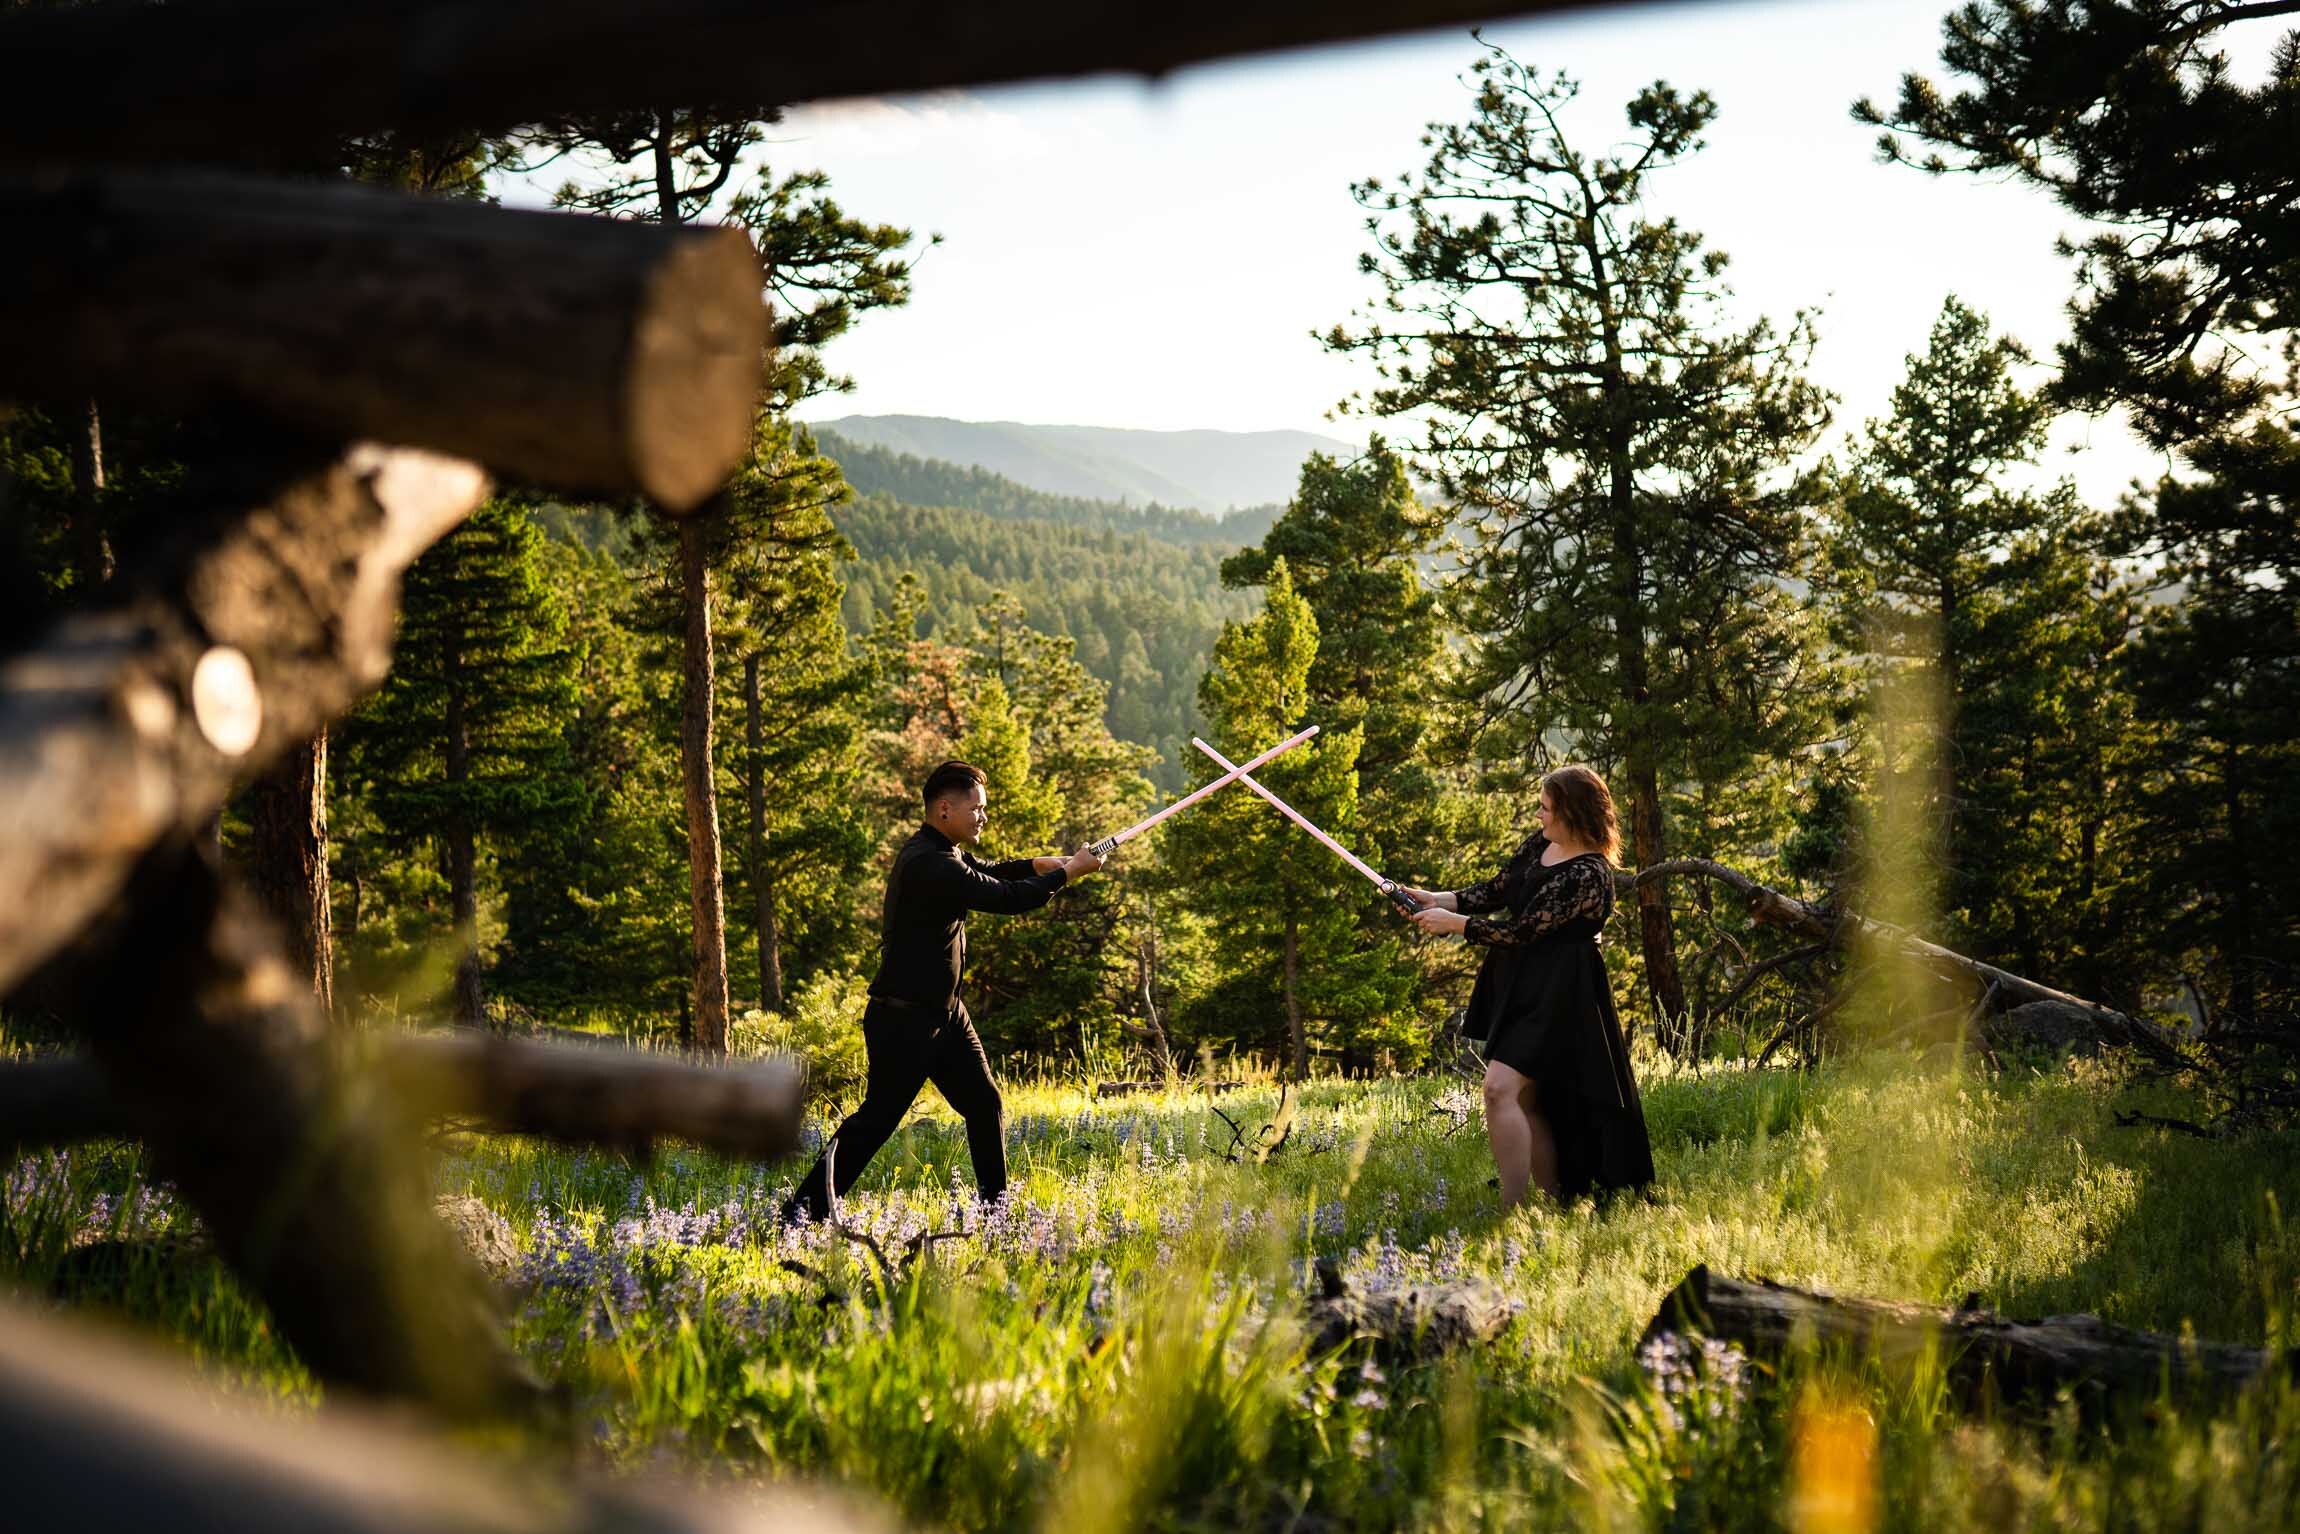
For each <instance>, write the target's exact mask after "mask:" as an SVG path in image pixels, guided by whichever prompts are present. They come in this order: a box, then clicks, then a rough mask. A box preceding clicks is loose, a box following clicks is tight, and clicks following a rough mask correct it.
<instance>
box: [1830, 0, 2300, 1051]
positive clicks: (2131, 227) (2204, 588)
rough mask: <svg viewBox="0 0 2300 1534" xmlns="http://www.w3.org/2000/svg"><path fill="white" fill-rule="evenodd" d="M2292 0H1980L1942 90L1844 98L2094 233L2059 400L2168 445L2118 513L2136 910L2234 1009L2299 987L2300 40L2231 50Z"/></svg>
mask: <svg viewBox="0 0 2300 1534" xmlns="http://www.w3.org/2000/svg"><path fill="white" fill-rule="evenodd" d="M2289 10H2290V7H2289V6H2288V5H2284V4H2242V3H2236V0H2204V3H2197V0H1976V3H1974V4H1971V5H1968V6H1965V7H1963V8H1961V9H1959V10H1957V11H1955V12H1952V13H1951V14H1950V16H1949V17H1948V18H1947V20H1946V21H1945V23H1944V25H1943V32H1944V41H1943V46H1942V51H1941V60H1942V63H1943V64H1944V65H1945V66H1946V67H1947V68H1948V69H1949V70H1950V71H1951V72H1953V73H1954V74H1955V75H1956V76H1958V77H1960V78H1959V81H1958V82H1957V84H1956V86H1955V88H1952V89H1944V88H1942V87H1941V86H1939V85H1937V84H1935V83H1934V82H1932V81H1930V80H1928V79H1926V78H1924V77H1923V76H1921V75H1916V74H1911V75H1909V76H1907V77H1906V78H1905V79H1904V81H1903V83H1902V87H1901V91H1900V95H1899V98H1898V100H1897V101H1896V102H1895V104H1894V106H1893V108H1892V110H1891V111H1890V112H1887V111H1885V110H1882V109H1880V108H1879V107H1878V106H1876V105H1875V104H1874V103H1873V102H1870V101H1866V100H1864V101H1861V102H1858V103H1856V104H1855V107H1854V115H1855V116H1856V117H1857V118H1858V119H1860V120H1862V121H1866V122H1870V123H1874V124H1877V125H1879V126H1881V127H1883V128H1885V129H1886V130H1887V131H1886V132H1885V133H1884V134H1883V135H1882V137H1881V140H1880V146H1879V147H1880V151H1881V153H1882V155H1883V156H1884V157H1885V158H1887V159H1889V160H1901V161H1904V162H1907V163H1913V164H1918V165H1921V166H1922V168H1924V169H1925V170H1926V171H1928V172H1931V173H1933V174H1947V173H1950V172H1966V173H1976V174H1985V175H2009V176H2010V177H2012V178H2014V179H2017V180H2019V181H2021V182H2024V183H2026V184H2028V185H2030V186H2033V187H2037V188H2039V189H2041V190H2043V191H2045V192H2046V193H2047V194H2048V195H2050V196H2051V197H2053V198H2054V199H2055V200H2056V201H2058V202H2059V203H2060V204H2061V205H2062V206H2063V207H2065V208H2067V209H2068V210H2069V211H2071V212H2072V213H2075V214H2077V215H2079V216H2080V217H2082V218H2084V219H2085V220H2087V221H2088V222H2089V223H2090V224H2092V225H2093V226H2094V227H2095V228H2096V229H2098V230H2099V232H2098V233H2095V234H2093V235H2092V236H2091V237H2089V238H2088V239H2086V240H2085V241H2084V242H2083V243H2082V244H2081V245H2080V246H2078V247H2076V249H2075V250H2074V254H2075V255H2076V256H2077V258H2078V265H2077V272H2076V288H2075V292H2074V294H2073V295H2072V298H2071V301H2070V305H2069V308H2070V316H2071V320H2072V324H2071V333H2070V336H2069V338H2068V340H2067V341H2065V342H2064V343H2062V345H2061V347H2060V359H2059V360H2060V364H2061V366H2060V374H2059V377H2058V378H2057V379H2056V380H2055V381H2054V384H2053V387H2052V395H2053V398H2054V400H2055V402H2056V403H2059V404H2063V405H2067V406H2073V407H2076V408H2079V409H2084V410H2090V411H2095V412H2099V411H2106V410H2109V409H2111V408H2116V407H2122V409H2123V410H2124V411H2125V412H2126V413H2127V416H2128V419H2129V420H2130V421H2131V422H2132V424H2133V426H2134V428H2135V429H2136V430H2137V431H2138V433H2139V435H2140V437H2141V438H2142V440H2143V441H2145V442H2146V443H2147V444H2148V445H2149V446H2150V447H2151V448H2154V449H2156V450H2158V451H2160V452H2163V453H2164V454H2166V455H2167V457H2169V458H2170V459H2172V460H2173V462H2174V464H2175V471H2174V472H2173V473H2171V474H2168V475H2167V476H2166V477H2165V478H2164V479H2163V480H2162V481H2161V482H2159V483H2158V484H2157V485H2156V486H2154V487H2153V488H2152V489H2151V490H2150V491H2149V492H2147V493H2145V494H2141V495H2136V496H2134V497H2133V498H2132V499H2131V501H2130V502H2129V504H2128V505H2127V506H2126V507H2125V508H2124V509H2123V514H2122V515H2121V516H2120V517H2119V518H2118V523H2117V529H2116V531H2117V534H2118V552H2120V553H2122V554H2123V555H2125V556H2127V557H2129V558H2132V559H2134V560H2136V561H2139V562H2142V563H2143V564H2144V565H2145V566H2146V567H2147V568H2150V569H2152V570H2153V571H2154V572H2155V573H2156V575H2157V578H2158V580H2159V588H2158V595H2159V596H2161V597H2163V598H2166V599H2168V600H2167V602H2166V603H2165V605H2162V606H2159V607H2157V608H2155V609H2154V610H2153V611H2152V612H2151V614H2150V617H2149V621H2148V622H2147V624H2146V625H2145V626H2144V628H2143V630H2142V632H2141V634H2140V636H2139V640H2138V642H2137V643H2135V644H2134V645H2133V646H2132V647H2131V648H2130V650H2129V651H2128V652H2127V653H2126V655H2125V656H2124V658H2123V662H2122V666H2121V669H2122V670H2123V671H2124V672H2125V674H2126V675H2127V676H2128V677H2129V678H2130V682H2131V687H2132V695H2133V698H2134V700H2135V704H2136V707H2137V710H2138V712H2137V715H2136V719H2135V723H2136V726H2137V727H2138V729H2139V731H2140V735H2141V738H2142V739H2145V740H2147V741H2149V742H2152V743H2153V747H2154V750H2155V752H2156V754H2155V755H2154V756H2153V757H2152V758H2151V759H2150V760H2148V761H2146V762H2143V763H2139V764H2137V767H2136V770H2138V771H2140V773H2141V781H2142V782H2143V783H2144V784H2145V785H2146V786H2145V787H2144V788H2143V789H2141V790H2140V792H2141V793H2142V795H2143V796H2144V797H2145V798H2146V800H2147V801H2148V802H2149V803H2150V805H2151V807H2152V808H2153V809H2154V810H2156V811H2158V812H2159V813H2161V814H2163V815H2166V816H2169V817H2170V818H2169V819H2165V820H2160V821H2159V822H2158V824H2159V825H2160V826H2161V827H2162V829H2163V832H2164V836H2163V840H2164V841H2165V843H2166V844H2167V845H2168V847H2169V848H2171V849H2174V850H2173V851H2172V852H2171V853H2170V855H2168V856H2165V857H2162V858H2155V859H2148V860H2144V861H2143V863H2142V864H2141V867H2140V870H2139V871H2138V873H2137V877H2138V878H2139V879H2140V880H2142V881H2143V883H2144V884H2145V885H2146V886H2147V893H2146V896H2145V898H2144V899H2140V900H2139V901H2138V903H2137V905H2136V907H2135V909H2134V910H2133V912H2132V914H2133V915H2134V916H2135V917H2136V918H2139V919H2143V920H2145V919H2148V918H2149V916H2150V914H2151V913H2155V914H2156V915H2157V916H2159V917H2161V918H2162V920H2163V923H2164V925H2163V928H2162V932H2163V936H2164V939H2165V941H2166V943H2167V944H2168V945H2169V946H2170V949H2171V951H2170V952H2169V953H2164V954H2161V955H2160V962H2162V961H2165V960H2169V961H2170V962H2171V963H2173V964H2177V965H2180V966H2183V967H2187V968H2190V969H2192V970H2194V971H2196V972H2198V973H2199V974H2200V975H2202V976H2203V979H2204V984H2205V985H2206V987H2207V988H2208V989H2209V990H2211V991H2213V992H2215V993H2216V994H2217V997H2218V999H2219V1001H2220V1003H2221V1005H2222V1006H2223V1008H2224V1009H2225V1010H2227V1011H2229V1012H2232V1013H2235V1014H2238V1015H2245V1014H2257V1013H2259V1012H2261V1011H2263V1010H2264V1009H2265V1008H2266V1005H2267V996H2268V994H2269V989H2268V988H2270V987H2276V988H2280V989H2281V991H2282V993H2283V995H2284V996H2285V998H2286V1001H2287V1002H2289V1000H2290V999H2291V997H2292V996H2293V995H2295V994H2300V986H2295V984H2294V982H2293V981H2292V978H2291V977H2292V976H2293V975H2294V974H2295V973H2300V938H2296V937H2295V935H2294V934H2295V933H2296V932H2300V873H2296V872H2295V866H2296V865H2295V864H2294V863H2293V862H2292V860H2291V859H2289V858H2276V857H2264V856H2262V855H2261V849H2262V848H2264V847H2268V846H2273V845H2276V844H2277V843H2276V841H2275V838H2276V837H2277V836H2279V835H2286V836H2288V835H2289V834H2290V831H2291V819H2290V816H2291V810H2290V808H2289V807H2290V806H2291V805H2292V804H2293V803H2295V802H2296V801H2300V744H2296V743H2295V741H2294V738H2293V733H2292V731H2291V730H2290V728H2289V727H2288V723H2287V719H2288V711H2289V707H2290V705H2289V700H2290V699H2291V698H2292V697H2293V696H2294V695H2295V693H2296V692H2300V512H2296V509H2295V505H2294V501H2295V493H2296V491H2300V432H2296V431H2294V429H2293V427H2292V417H2293V409H2294V404H2295V389H2296V387H2300V373H2296V371H2295V369H2294V367H2293V365H2292V358H2293V355H2294V347H2295V345H2296V344H2300V342H2296V339H2295V338H2296V336H2300V324H2296V321H2295V313H2296V311H2295V308H2294V306H2293V303H2292V301H2291V295H2292V273H2293V272H2294V270H2295V269H2296V264H2300V224H2296V223H2295V221H2294V220H2293V219H2292V217H2291V216H2290V209H2291V207H2292V205H2293V199H2294V196H2295V193H2296V192H2300V157H2295V156H2294V154H2293V153H2292V145H2293V143H2294V142H2295V139H2296V137H2300V43H2296V42H2295V40H2294V38H2293V36H2292V35H2290V34H2286V35H2284V36H2283V37H2281V38H2280V39H2279V40H2277V41H2276V42H2275V43H2274V44H2273V45H2272V46H2271V47H2270V48H2269V50H2268V67H2267V69H2266V71H2265V74H2264V76H2263V77H2262V78H2260V79H2259V80H2258V81H2257V83H2253V84H2246V83H2244V82H2243V81H2242V80H2240V78H2239V77H2238V74H2237V72H2236V71H2235V70H2234V69H2233V68H2232V66H2231V64H2230V61H2229V57H2228V53H2227V51H2226V48H2225V46H2224V45H2225V43H2226V41H2227V40H2228V38H2229V37H2231V36H2233V35H2235V34H2236V33H2238V32H2241V31H2244V30H2245V29H2248V28H2249V29H2257V28H2260V27H2264V26H2270V25H2275V24H2276V21H2275V18H2277V17H2280V16H2282V15H2285V14H2287V13H2288V12H2289ZM2255 35H2256V34H2255ZM2259 40H2260V41H2261V42H2267V41H2268V39H2266V38H2260V39H2259Z"/></svg>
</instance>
